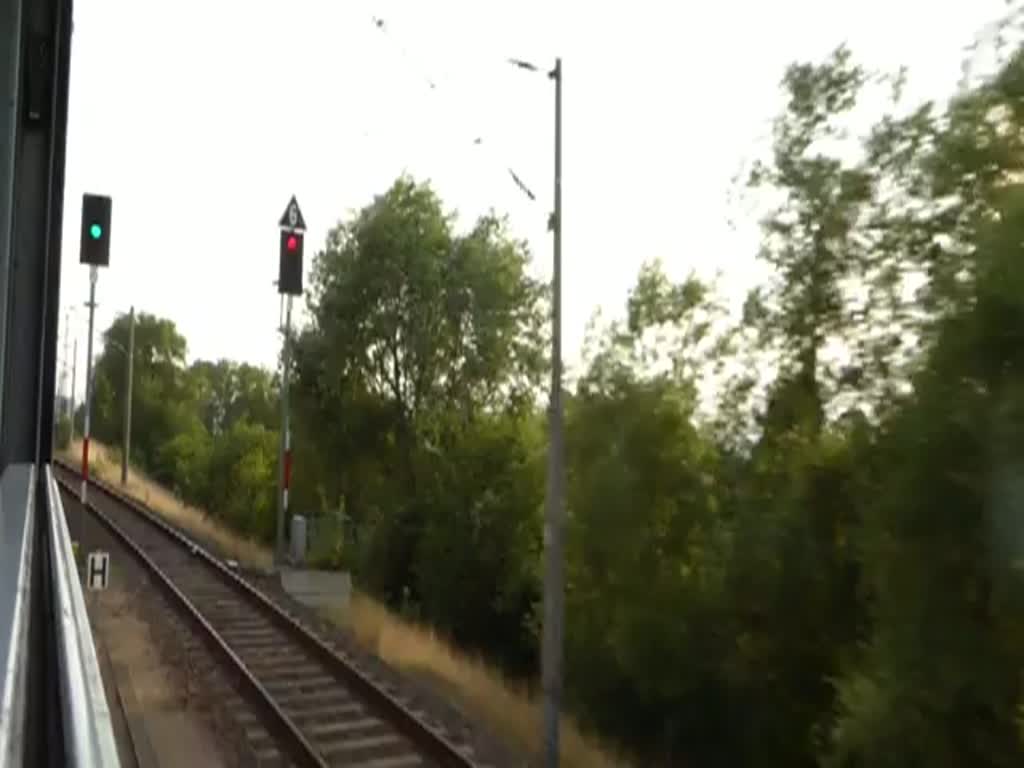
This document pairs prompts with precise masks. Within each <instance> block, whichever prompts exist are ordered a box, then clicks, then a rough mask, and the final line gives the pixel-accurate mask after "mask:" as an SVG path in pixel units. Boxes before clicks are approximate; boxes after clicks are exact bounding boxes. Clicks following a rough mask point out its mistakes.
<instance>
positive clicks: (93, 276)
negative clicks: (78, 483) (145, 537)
mask: <svg viewBox="0 0 1024 768" xmlns="http://www.w3.org/2000/svg"><path fill="white" fill-rule="evenodd" d="M99 275H100V270H99V267H97V266H96V265H90V266H89V303H88V304H87V305H86V306H87V307H89V340H88V342H87V344H86V353H85V355H86V357H85V425H84V429H83V430H82V492H81V496H80V498H81V501H82V505H83V506H84V505H85V501H86V490H85V489H86V486H87V485H88V483H89V435H90V432H89V426H90V423H89V416H90V412H91V411H92V323H93V316H94V315H95V313H96V281H97V280H98V279H99Z"/></svg>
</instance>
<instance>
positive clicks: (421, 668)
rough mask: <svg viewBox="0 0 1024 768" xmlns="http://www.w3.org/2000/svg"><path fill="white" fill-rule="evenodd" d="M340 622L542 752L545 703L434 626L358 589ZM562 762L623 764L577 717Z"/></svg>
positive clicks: (261, 557)
mask: <svg viewBox="0 0 1024 768" xmlns="http://www.w3.org/2000/svg"><path fill="white" fill-rule="evenodd" d="M81 451H82V446H81V443H80V442H78V441H76V442H75V443H73V444H72V446H71V449H70V451H69V452H67V453H65V456H66V457H67V458H69V459H70V460H71V461H72V462H78V461H80V457H81ZM89 453H90V467H91V470H92V472H93V473H94V474H95V475H97V476H99V477H100V478H101V479H103V480H105V481H107V482H108V483H112V484H114V485H118V486H119V485H120V482H121V466H120V461H119V460H118V461H114V460H112V458H113V457H112V456H111V452H110V451H108V449H107V448H106V447H105V446H103V445H99V444H96V443H95V441H93V442H90V446H89ZM124 490H125V491H126V492H127V493H128V494H129V495H131V496H133V497H135V498H136V499H138V500H139V501H141V502H143V503H144V504H146V505H147V506H148V507H150V508H151V509H153V510H155V511H156V512H159V513H160V514H162V515H164V516H165V517H166V518H167V519H168V520H171V521H172V522H174V523H176V524H177V525H179V526H181V527H182V528H183V529H185V530H187V531H190V532H192V533H193V534H195V535H196V536H198V537H202V538H205V539H208V540H211V541H214V542H216V543H217V545H218V546H219V547H220V548H221V550H222V551H223V552H224V554H225V555H226V556H228V557H232V558H234V559H236V560H238V562H239V563H242V564H243V565H246V566H249V567H255V568H263V569H269V568H270V567H271V565H272V562H273V557H272V553H271V552H270V550H269V549H267V548H266V547H264V546H262V545H260V544H258V543H256V542H254V541H251V540H248V539H244V538H242V537H240V536H238V534H236V533H234V532H232V531H231V530H229V529H227V528H225V527H224V526H222V525H220V524H218V523H217V522H216V521H215V520H213V519H212V518H210V517H209V516H207V515H206V514H205V513H204V512H203V511H202V510H200V509H196V508H195V507H190V506H188V505H187V504H183V503H182V502H181V501H180V500H179V499H177V498H176V497H175V496H174V494H172V493H170V492H169V491H168V490H167V489H165V488H163V487H161V486H160V485H158V484H157V483H155V482H153V481H152V480H150V479H149V478H147V477H146V476H145V475H144V474H143V473H141V472H138V471H137V470H135V469H132V468H131V467H129V470H128V485H127V487H126V488H125V489H124ZM327 614H328V616H329V618H330V619H331V620H332V621H334V622H335V623H337V624H339V625H341V626H344V627H347V628H348V629H349V630H350V631H351V632H352V633H353V635H354V636H355V637H356V639H357V640H358V641H359V643H360V644H361V645H363V646H364V647H365V648H366V649H367V650H369V651H371V652H372V653H375V654H376V655H377V656H379V657H380V658H381V659H383V660H384V661H386V662H387V663H388V664H390V665H391V666H392V667H394V668H396V669H399V670H401V671H403V672H405V673H407V674H410V675H415V676H419V677H421V678H425V679H426V680H427V681H428V682H429V683H430V684H431V685H433V686H434V687H436V688H439V689H441V690H440V692H441V693H442V694H444V695H446V696H447V697H449V698H450V699H452V700H454V701H455V702H456V704H458V705H459V706H460V708H462V709H463V710H464V711H466V712H468V713H471V714H472V716H473V717H479V718H481V719H482V721H483V722H485V723H487V724H488V726H489V727H490V728H491V729H492V730H493V731H494V732H495V733H497V734H498V735H499V736H500V737H501V738H502V739H504V740H505V741H507V742H508V743H509V744H510V745H512V746H514V747H516V748H518V749H521V750H524V751H528V752H530V753H533V754H536V755H539V754H540V746H541V745H540V717H541V702H540V700H539V699H538V698H537V697H536V696H533V695H531V694H530V692H529V691H526V690H525V689H523V688H522V687H519V686H516V685H514V684H512V683H510V682H509V681H508V680H506V679H505V678H504V677H503V676H502V675H501V673H500V672H498V671H497V670H496V669H494V668H493V667H491V666H489V665H488V664H486V663H485V662H483V661H481V660H479V659H475V658H472V657H470V656H468V655H467V654H464V653H461V652H459V651H457V650H455V649H454V648H452V646H451V645H450V644H448V643H447V642H446V641H445V640H444V639H443V638H441V637H440V636H438V635H437V634H436V633H435V632H433V631H432V630H430V629H429V628H427V627H423V626H420V625H417V624H414V623H412V622H409V621H406V620H404V619H402V618H400V617H398V616H396V615H395V614H394V613H392V612H391V611H389V610H388V609H387V608H386V607H384V606H383V605H381V604H380V603H378V602H377V601H375V600H373V599H372V598H370V597H368V596H367V595H365V594H362V593H360V592H358V591H355V590H353V593H352V598H351V602H350V604H349V607H348V610H347V611H342V610H340V609H336V610H330V611H328V612H327ZM561 737H562V763H563V764H564V765H566V766H568V768H606V767H610V766H623V765H627V762H626V761H625V760H622V759H618V758H616V757H614V756H613V755H612V753H611V752H610V751H609V750H607V749H604V748H603V747H602V746H601V745H599V744H598V743H597V742H596V740H594V739H593V738H591V737H588V736H585V735H584V734H582V733H581V732H580V730H579V728H578V727H577V726H576V725H575V723H574V722H573V721H572V720H571V718H568V717H563V718H562V727H561Z"/></svg>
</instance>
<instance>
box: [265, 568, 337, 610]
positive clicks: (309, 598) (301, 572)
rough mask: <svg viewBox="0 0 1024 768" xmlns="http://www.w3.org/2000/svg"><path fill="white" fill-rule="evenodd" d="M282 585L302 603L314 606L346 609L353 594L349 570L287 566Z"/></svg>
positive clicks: (282, 577)
mask: <svg viewBox="0 0 1024 768" xmlns="http://www.w3.org/2000/svg"><path fill="white" fill-rule="evenodd" d="M281 586H282V587H283V588H284V591H285V592H287V593H288V594H289V595H291V596H292V597H294V598H295V599H296V600H298V601H299V602H300V603H304V604H305V605H309V606H311V607H313V608H322V607H327V606H331V607H334V608H341V609H343V610H344V609H346V608H348V603H349V599H350V597H351V595H352V577H351V575H350V574H349V573H348V572H347V571H318V570H312V569H307V568H285V569H282V571H281Z"/></svg>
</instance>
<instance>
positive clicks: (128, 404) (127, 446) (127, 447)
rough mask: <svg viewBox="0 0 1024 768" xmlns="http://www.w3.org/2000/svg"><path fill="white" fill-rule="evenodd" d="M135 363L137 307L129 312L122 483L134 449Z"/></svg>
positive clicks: (126, 480) (125, 478)
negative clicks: (133, 404)
mask: <svg viewBox="0 0 1024 768" xmlns="http://www.w3.org/2000/svg"><path fill="white" fill-rule="evenodd" d="M134 363H135V307H132V308H131V311H130V312H129V313H128V360H127V361H126V363H125V364H126V368H125V377H124V378H125V382H124V389H125V398H124V435H123V436H122V440H123V441H124V444H123V445H122V446H121V485H127V484H128V459H129V453H131V450H132V368H133V367H134Z"/></svg>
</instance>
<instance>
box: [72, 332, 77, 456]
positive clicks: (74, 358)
mask: <svg viewBox="0 0 1024 768" xmlns="http://www.w3.org/2000/svg"><path fill="white" fill-rule="evenodd" d="M71 355H72V357H71V442H74V440H75V377H76V375H77V373H78V337H77V336H76V337H75V345H74V352H72V353H71Z"/></svg>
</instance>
